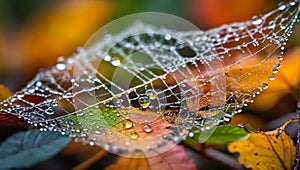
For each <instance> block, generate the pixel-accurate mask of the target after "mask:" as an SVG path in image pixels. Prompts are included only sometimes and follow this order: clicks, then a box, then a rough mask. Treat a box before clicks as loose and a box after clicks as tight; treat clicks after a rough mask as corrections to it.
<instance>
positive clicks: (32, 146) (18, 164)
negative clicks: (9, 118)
mask: <svg viewBox="0 0 300 170" xmlns="http://www.w3.org/2000/svg"><path fill="white" fill-rule="evenodd" d="M69 142H70V138H69V137H66V136H62V135H61V134H60V133H59V132H53V131H46V132H41V131H39V130H29V131H25V132H19V133H16V134H14V135H13V136H11V137H9V138H8V139H7V140H6V141H4V142H3V143H1V145H0V150H1V152H0V169H11V168H26V167H30V166H33V165H35V164H37V163H39V162H40V161H43V160H46V159H48V158H50V157H52V156H54V155H55V154H57V153H58V152H59V151H60V150H61V149H62V148H64V147H65V146H66V145H67V144H68V143H69Z"/></svg>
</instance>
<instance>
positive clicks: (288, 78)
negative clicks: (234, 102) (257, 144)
mask: <svg viewBox="0 0 300 170" xmlns="http://www.w3.org/2000/svg"><path fill="white" fill-rule="evenodd" d="M299 56H300V49H299V48H295V49H293V50H291V51H290V52H289V53H288V54H287V56H286V59H285V60H283V62H282V63H281V67H280V69H279V72H278V73H277V74H276V75H275V80H274V81H271V82H270V83H269V88H268V89H267V90H266V91H264V92H262V93H261V94H260V95H258V96H257V97H256V98H255V102H254V103H253V104H251V105H249V108H251V109H254V110H260V111H266V110H269V109H271V108H272V107H273V106H274V105H275V104H276V103H278V101H279V100H280V98H281V97H283V96H284V95H286V94H288V93H292V92H293V90H294V89H296V88H297V86H298V81H299V70H300V58H299Z"/></svg>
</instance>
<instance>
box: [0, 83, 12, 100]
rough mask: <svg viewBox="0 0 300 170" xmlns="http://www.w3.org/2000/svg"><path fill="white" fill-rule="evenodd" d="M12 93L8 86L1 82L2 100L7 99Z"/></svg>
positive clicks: (0, 96) (0, 93)
mask: <svg viewBox="0 0 300 170" xmlns="http://www.w3.org/2000/svg"><path fill="white" fill-rule="evenodd" d="M12 95H13V93H12V92H11V91H10V90H9V89H8V88H7V87H5V86H3V85H1V84H0V101H2V100H5V99H7V98H8V97H10V96H12Z"/></svg>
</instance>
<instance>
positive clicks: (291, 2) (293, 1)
mask: <svg viewBox="0 0 300 170" xmlns="http://www.w3.org/2000/svg"><path fill="white" fill-rule="evenodd" d="M297 2H298V0H290V2H289V4H290V5H291V6H294V5H296V3H297Z"/></svg>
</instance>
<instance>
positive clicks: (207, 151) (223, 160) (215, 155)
mask: <svg viewBox="0 0 300 170" xmlns="http://www.w3.org/2000/svg"><path fill="white" fill-rule="evenodd" d="M185 144H186V146H187V147H189V148H191V149H192V150H194V151H196V152H197V153H200V154H201V155H202V156H204V157H206V158H208V159H211V160H214V161H216V162H218V163H220V164H222V165H224V166H226V167H229V168H230V169H234V170H245V168H244V167H243V166H242V165H241V164H240V163H239V162H238V161H237V160H236V159H235V158H233V157H231V156H229V155H227V154H225V153H223V152H221V151H219V150H217V149H214V148H208V147H205V144H202V145H201V147H199V145H197V146H196V147H195V146H192V145H190V144H188V143H185Z"/></svg>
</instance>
